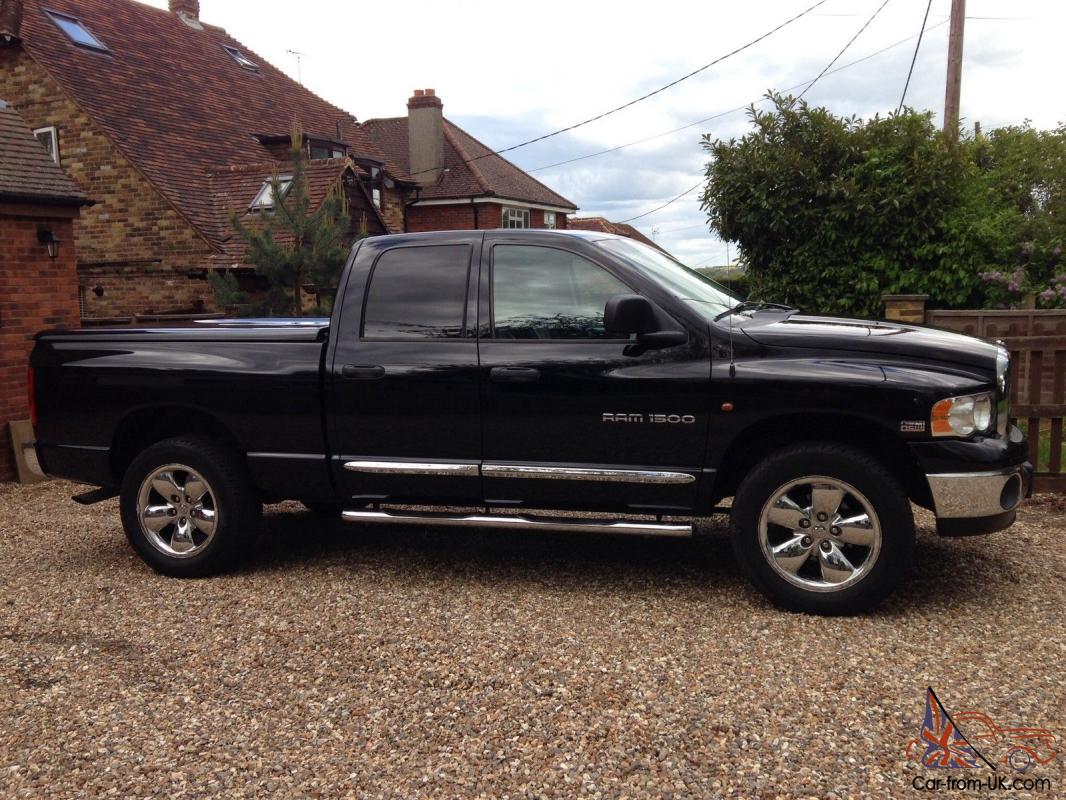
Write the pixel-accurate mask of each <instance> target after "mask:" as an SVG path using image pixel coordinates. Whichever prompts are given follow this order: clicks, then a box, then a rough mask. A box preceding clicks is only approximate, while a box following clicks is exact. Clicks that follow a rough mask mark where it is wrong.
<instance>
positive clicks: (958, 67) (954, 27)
mask: <svg viewBox="0 0 1066 800" xmlns="http://www.w3.org/2000/svg"><path fill="white" fill-rule="evenodd" d="M965 27H966V0H951V32H950V33H949V34H948V82H947V88H946V90H945V92H944V133H945V134H946V135H947V137H948V138H949V139H951V140H952V141H954V140H955V139H957V138H958V136H959V97H960V95H961V94H962V35H963V29H964V28H965Z"/></svg>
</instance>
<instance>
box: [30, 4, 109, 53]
mask: <svg viewBox="0 0 1066 800" xmlns="http://www.w3.org/2000/svg"><path fill="white" fill-rule="evenodd" d="M44 13H45V14H47V15H48V18H49V19H51V20H52V22H54V23H55V24H56V27H57V28H59V30H61V31H63V33H65V34H66V35H67V37H68V38H69V39H70V41H72V42H74V44H76V45H78V46H79V47H88V48H89V49H90V50H99V51H101V52H103V53H106V52H107V47H105V46H104V43H103V42H101V41H100V40H99V39H97V38H96V37H95V36H93V35H92V33H90V32H89V29H88V28H86V27H85V24H84V23H83V22H82V21H81V20H79V19H78V18H77V17H71V16H69V15H67V14H60V13H58V12H56V11H45V12H44Z"/></svg>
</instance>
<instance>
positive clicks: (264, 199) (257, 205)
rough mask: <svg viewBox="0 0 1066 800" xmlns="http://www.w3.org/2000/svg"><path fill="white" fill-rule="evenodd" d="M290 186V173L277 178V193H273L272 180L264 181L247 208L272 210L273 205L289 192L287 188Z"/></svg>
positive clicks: (251, 209) (250, 209)
mask: <svg viewBox="0 0 1066 800" xmlns="http://www.w3.org/2000/svg"><path fill="white" fill-rule="evenodd" d="M291 188H292V175H282V176H281V177H280V178H278V190H279V193H278V194H277V195H275V194H274V182H273V181H272V180H268V181H264V182H263V185H262V187H260V189H259V194H257V195H256V196H255V200H253V201H252V204H251V205H250V206H248V210H249V211H273V210H274V206H275V205H276V204H277V203H278V201H280V200H282V199H283V198H284V197H285V195H287V194H288V193H289V189H291Z"/></svg>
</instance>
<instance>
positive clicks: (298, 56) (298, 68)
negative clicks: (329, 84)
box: [285, 50, 304, 86]
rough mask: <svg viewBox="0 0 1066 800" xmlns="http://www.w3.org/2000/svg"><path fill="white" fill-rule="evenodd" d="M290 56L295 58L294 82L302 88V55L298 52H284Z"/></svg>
mask: <svg viewBox="0 0 1066 800" xmlns="http://www.w3.org/2000/svg"><path fill="white" fill-rule="evenodd" d="M285 52H286V53H288V54H289V55H290V56H296V80H297V81H299V83H300V85H301V86H303V82H304V70H303V57H304V54H303V53H301V52H300V51H299V50H286V51H285Z"/></svg>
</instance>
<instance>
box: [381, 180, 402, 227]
mask: <svg viewBox="0 0 1066 800" xmlns="http://www.w3.org/2000/svg"><path fill="white" fill-rule="evenodd" d="M403 204H404V196H403V195H402V194H400V193H399V192H397V191H396V190H395V189H382V191H381V216H382V217H384V218H385V224H386V225H388V226H389V231H390V232H392V233H403V230H404V227H403V226H404V222H403Z"/></svg>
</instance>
